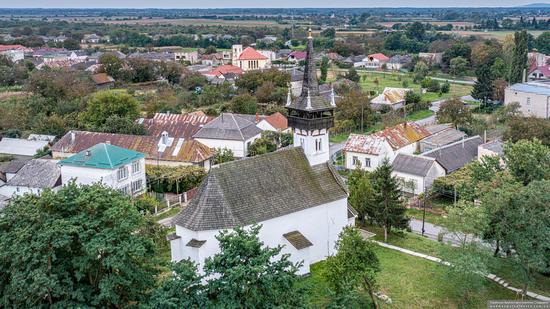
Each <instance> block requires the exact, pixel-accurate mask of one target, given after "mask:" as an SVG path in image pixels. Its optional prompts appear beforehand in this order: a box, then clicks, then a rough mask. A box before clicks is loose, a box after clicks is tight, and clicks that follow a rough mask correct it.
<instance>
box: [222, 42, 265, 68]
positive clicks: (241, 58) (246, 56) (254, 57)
mask: <svg viewBox="0 0 550 309" xmlns="http://www.w3.org/2000/svg"><path fill="white" fill-rule="evenodd" d="M231 50H232V53H231V63H232V64H233V65H234V66H236V67H239V68H240V69H241V70H243V71H245V72H247V71H253V70H264V69H269V68H270V67H271V60H270V59H269V58H268V57H266V56H265V55H263V54H262V53H261V52H259V51H257V50H255V49H254V48H252V47H250V46H249V47H247V48H245V49H243V46H242V45H233V47H232V48H231Z"/></svg>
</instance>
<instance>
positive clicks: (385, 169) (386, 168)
mask: <svg viewBox="0 0 550 309" xmlns="http://www.w3.org/2000/svg"><path fill="white" fill-rule="evenodd" d="M372 179H373V191H374V197H373V199H374V204H375V205H376V206H375V209H373V212H372V213H370V214H369V216H372V217H373V218H374V222H375V223H377V224H378V225H380V226H381V227H382V228H383V229H384V241H385V242H387V241H388V233H390V232H391V229H392V228H398V229H404V228H406V227H407V226H408V225H409V218H408V217H407V216H406V215H405V210H406V209H405V206H404V205H403V201H402V200H401V191H400V189H399V185H398V184H397V180H396V179H395V177H393V176H392V167H391V165H390V163H389V162H388V161H385V162H383V163H382V165H380V166H379V167H377V168H376V170H375V171H374V172H373V174H372Z"/></svg>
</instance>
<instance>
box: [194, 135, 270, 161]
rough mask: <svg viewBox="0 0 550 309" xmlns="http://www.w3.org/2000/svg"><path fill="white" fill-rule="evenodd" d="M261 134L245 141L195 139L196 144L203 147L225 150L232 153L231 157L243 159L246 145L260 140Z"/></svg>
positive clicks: (245, 154)
mask: <svg viewBox="0 0 550 309" xmlns="http://www.w3.org/2000/svg"><path fill="white" fill-rule="evenodd" d="M260 137H261V134H258V135H256V136H254V137H252V138H250V139H248V140H246V141H244V142H243V141H235V140H224V139H210V138H196V140H197V141H198V142H201V143H203V144H204V145H206V146H208V147H210V148H214V149H218V148H227V149H229V150H231V151H232V152H233V155H234V156H235V157H237V158H244V157H246V156H247V155H248V144H252V143H253V142H254V141H255V140H256V139H258V138H260Z"/></svg>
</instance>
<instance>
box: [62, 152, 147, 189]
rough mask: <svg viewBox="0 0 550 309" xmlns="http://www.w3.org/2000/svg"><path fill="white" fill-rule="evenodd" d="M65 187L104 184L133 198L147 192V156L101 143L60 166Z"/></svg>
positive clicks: (70, 158) (68, 159) (65, 160)
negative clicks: (71, 183) (68, 185)
mask: <svg viewBox="0 0 550 309" xmlns="http://www.w3.org/2000/svg"><path fill="white" fill-rule="evenodd" d="M58 164H59V165H60V166H61V179H62V183H63V184H67V183H69V182H70V181H75V182H76V183H77V184H80V185H89V184H94V183H101V184H103V185H105V186H107V187H111V188H113V189H115V190H119V191H121V192H122V193H124V194H127V195H130V196H138V195H141V194H143V193H145V191H146V180H145V154H143V153H141V152H137V151H133V150H129V149H126V148H122V147H117V146H114V145H111V144H108V143H99V144H96V145H95V146H93V147H90V148H88V149H86V150H83V151H81V152H79V153H77V154H75V155H73V156H70V157H68V158H65V159H63V160H61V161H59V163H58Z"/></svg>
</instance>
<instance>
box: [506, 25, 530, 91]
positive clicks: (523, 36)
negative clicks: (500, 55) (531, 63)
mask: <svg viewBox="0 0 550 309" xmlns="http://www.w3.org/2000/svg"><path fill="white" fill-rule="evenodd" d="M527 41H528V34H527V31H525V30H523V31H521V32H516V33H515V34H514V43H515V46H514V57H513V59H512V67H511V70H510V77H509V82H510V84H514V83H520V82H521V81H522V79H523V71H524V70H526V69H527V60H528V59H527V43H528V42H527Z"/></svg>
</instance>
